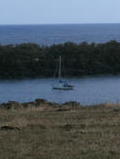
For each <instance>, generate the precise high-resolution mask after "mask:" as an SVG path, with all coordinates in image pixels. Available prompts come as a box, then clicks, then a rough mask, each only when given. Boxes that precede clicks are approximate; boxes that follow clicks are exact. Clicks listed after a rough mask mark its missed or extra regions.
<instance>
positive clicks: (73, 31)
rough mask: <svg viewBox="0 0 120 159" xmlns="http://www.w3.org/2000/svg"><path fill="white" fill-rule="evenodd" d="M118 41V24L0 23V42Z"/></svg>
mask: <svg viewBox="0 0 120 159" xmlns="http://www.w3.org/2000/svg"><path fill="white" fill-rule="evenodd" d="M110 40H117V41H120V24H68V25H67V24H66V25H7V26H6V25H1V26H0V44H20V43H27V42H30V43H38V44H42V45H51V44H55V43H56V44H57V43H63V42H67V41H72V42H77V43H80V42H83V41H86V42H97V43H98V42H106V41H110Z"/></svg>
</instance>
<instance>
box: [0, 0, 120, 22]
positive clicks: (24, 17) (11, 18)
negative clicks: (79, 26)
mask: <svg viewBox="0 0 120 159" xmlns="http://www.w3.org/2000/svg"><path fill="white" fill-rule="evenodd" d="M67 23H68V24H69V23H73V24H74V23H120V0H0V24H3V25H4V24H67Z"/></svg>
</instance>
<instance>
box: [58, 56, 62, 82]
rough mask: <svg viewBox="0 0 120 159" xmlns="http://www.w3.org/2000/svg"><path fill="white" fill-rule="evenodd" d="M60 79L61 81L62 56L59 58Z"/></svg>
mask: <svg viewBox="0 0 120 159" xmlns="http://www.w3.org/2000/svg"><path fill="white" fill-rule="evenodd" d="M58 78H59V80H60V79H61V56H59V72H58Z"/></svg>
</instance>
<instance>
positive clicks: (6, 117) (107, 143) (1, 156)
mask: <svg viewBox="0 0 120 159" xmlns="http://www.w3.org/2000/svg"><path fill="white" fill-rule="evenodd" d="M3 126H10V127H12V128H13V129H9V127H7V128H8V129H6V128H5V129H1V130H0V159H119V158H120V106H119V105H111V104H110V105H109V104H105V105H99V106H95V107H92V106H91V107H79V108H78V107H74V108H73V107H71V106H70V107H69V106H68V105H64V106H63V107H53V106H49V105H46V104H44V105H42V106H41V107H27V108H26V109H25V108H22V109H18V110H17V109H10V110H5V109H0V127H3ZM16 128H19V129H16Z"/></svg>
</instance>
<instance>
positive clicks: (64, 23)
mask: <svg viewBox="0 0 120 159" xmlns="http://www.w3.org/2000/svg"><path fill="white" fill-rule="evenodd" d="M80 24H81V25H84V24H120V22H106V23H104V22H103V23H102V22H98V23H94V22H93V23H34V24H31V23H26V24H19V23H18V24H14V23H13V24H0V25H1V26H4V25H80Z"/></svg>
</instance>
